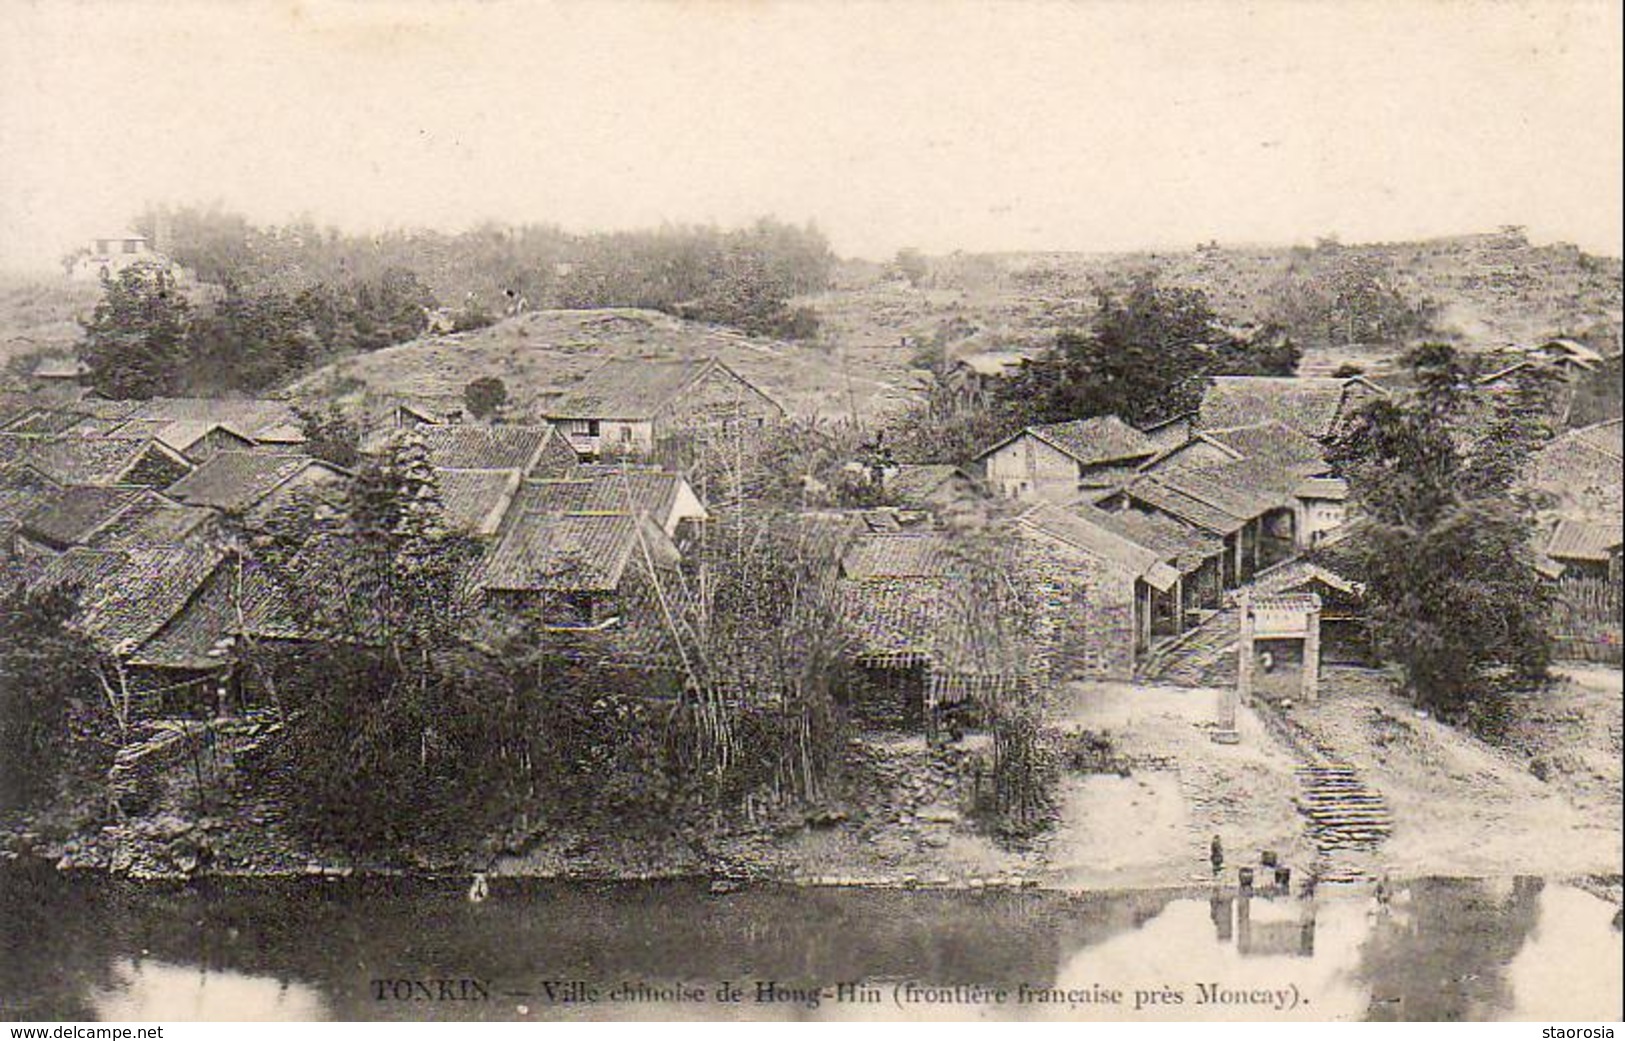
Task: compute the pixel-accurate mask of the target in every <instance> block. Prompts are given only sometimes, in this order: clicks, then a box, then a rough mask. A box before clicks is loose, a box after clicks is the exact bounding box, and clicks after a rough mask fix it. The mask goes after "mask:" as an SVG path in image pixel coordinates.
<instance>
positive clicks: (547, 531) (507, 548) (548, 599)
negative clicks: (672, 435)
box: [476, 468, 706, 626]
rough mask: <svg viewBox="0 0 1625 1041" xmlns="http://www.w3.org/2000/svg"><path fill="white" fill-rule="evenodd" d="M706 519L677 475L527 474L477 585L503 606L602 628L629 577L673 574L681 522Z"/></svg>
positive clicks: (617, 609) (613, 616)
mask: <svg viewBox="0 0 1625 1041" xmlns="http://www.w3.org/2000/svg"><path fill="white" fill-rule="evenodd" d="M705 519H706V512H705V507H704V505H703V504H702V503H701V502H700V500H699V497H698V496H697V495H695V493H694V490H693V488H692V487H690V486H689V484H688V482H687V481H686V480H685V479H684V478H683V477H682V476H681V475H679V474H674V473H665V472H661V471H656V470H627V469H602V470H600V469H596V468H592V469H584V470H583V471H580V472H579V473H578V475H577V476H571V477H561V478H539V479H532V480H527V481H525V482H524V483H523V484H522V485H521V487H520V488H519V490H518V493H517V494H516V495H515V497H514V500H513V502H512V504H511V505H510V506H509V508H508V510H507V514H506V516H505V517H504V518H503V521H502V524H501V527H500V533H499V536H498V539H497V542H496V545H495V546H494V547H493V548H492V550H491V552H490V553H489V555H488V556H487V557H486V559H485V560H484V561H483V563H482V565H481V567H480V571H479V575H478V577H477V579H476V585H477V586H478V587H479V588H480V589H481V590H482V591H483V593H484V594H485V596H486V598H487V599H488V600H490V601H493V602H495V603H497V604H500V605H503V606H506V607H508V608H510V609H537V610H540V611H541V612H543V614H544V615H546V616H548V617H549V618H550V619H552V620H554V621H556V622H557V623H559V624H574V625H582V626H605V625H609V624H612V623H613V622H615V621H617V620H618V619H619V618H621V617H622V615H623V614H624V612H625V607H626V602H625V598H624V595H623V594H625V593H626V592H627V589H626V583H627V582H628V580H637V579H638V578H639V577H641V578H642V579H643V580H646V581H651V582H675V577H676V569H677V567H678V565H679V563H680V562H681V560H682V553H681V550H680V549H679V542H680V540H684V539H685V537H686V536H685V532H684V527H685V525H689V524H692V523H697V522H700V521H703V520H705Z"/></svg>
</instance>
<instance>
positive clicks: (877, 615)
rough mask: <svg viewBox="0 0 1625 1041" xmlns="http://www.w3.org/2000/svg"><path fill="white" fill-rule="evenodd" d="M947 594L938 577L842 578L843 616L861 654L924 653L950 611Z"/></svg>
mask: <svg viewBox="0 0 1625 1041" xmlns="http://www.w3.org/2000/svg"><path fill="white" fill-rule="evenodd" d="M948 597H949V590H948V581H947V580H946V579H941V578H919V577H916V578H895V577H894V578H870V579H862V580H858V579H848V580H843V581H842V582H841V597H840V606H841V614H842V620H843V622H844V623H845V625H846V628H847V631H848V633H849V634H850V635H851V637H852V639H853V642H854V643H855V644H856V645H857V650H858V653H860V654H864V655H872V656H876V657H884V656H888V655H921V656H925V657H929V656H932V655H933V654H934V652H935V651H936V647H937V641H938V639H939V635H940V633H941V631H942V627H943V624H944V622H945V621H946V620H947V617H948V614H949V612H948Z"/></svg>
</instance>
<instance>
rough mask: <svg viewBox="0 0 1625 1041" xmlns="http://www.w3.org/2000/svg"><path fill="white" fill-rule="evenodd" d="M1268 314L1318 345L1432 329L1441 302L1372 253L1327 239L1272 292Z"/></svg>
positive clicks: (1407, 336) (1302, 256)
mask: <svg viewBox="0 0 1625 1041" xmlns="http://www.w3.org/2000/svg"><path fill="white" fill-rule="evenodd" d="M1267 296H1268V302H1267V313H1268V316H1269V319H1270V320H1271V321H1273V322H1276V323H1279V324H1280V325H1281V326H1283V327H1285V328H1288V329H1292V330H1294V331H1295V332H1296V333H1297V335H1299V336H1300V337H1302V338H1303V339H1304V340H1305V342H1308V343H1311V344H1315V345H1321V346H1324V345H1349V344H1398V343H1405V342H1407V341H1411V340H1414V339H1416V338H1419V337H1422V336H1426V335H1427V334H1428V333H1430V332H1432V331H1433V322H1434V318H1435V317H1436V314H1437V312H1438V307H1437V306H1436V305H1435V304H1434V303H1433V302H1432V301H1429V300H1425V299H1413V298H1412V297H1410V296H1408V295H1407V294H1406V293H1404V292H1403V291H1402V290H1401V289H1400V287H1399V286H1398V284H1397V279H1396V278H1395V276H1394V273H1393V271H1392V270H1391V269H1390V267H1389V265H1388V264H1387V263H1386V262H1385V261H1384V260H1383V259H1382V258H1380V257H1378V256H1376V255H1373V254H1371V253H1368V252H1365V251H1362V250H1358V249H1351V248H1345V247H1343V246H1340V245H1338V244H1337V243H1334V242H1322V243H1321V244H1320V246H1319V247H1318V248H1316V249H1315V250H1313V251H1308V250H1305V251H1302V252H1301V253H1299V254H1298V255H1297V256H1296V257H1295V262H1294V264H1293V267H1292V270H1291V271H1289V272H1288V273H1287V275H1286V276H1285V277H1283V278H1282V279H1281V280H1280V281H1279V282H1277V283H1276V284H1275V285H1273V286H1271V287H1270V288H1269V290H1268V291H1267Z"/></svg>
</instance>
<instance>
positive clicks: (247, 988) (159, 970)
mask: <svg viewBox="0 0 1625 1041" xmlns="http://www.w3.org/2000/svg"><path fill="white" fill-rule="evenodd" d="M111 975H112V982H111V983H110V985H107V986H98V987H95V988H94V989H93V990H92V992H91V994H90V1004H91V1006H92V1007H93V1008H94V1009H95V1011H96V1018H97V1019H102V1020H159V1019H161V1020H175V1021H193V1020H223V1019H246V1020H282V1021H298V1022H308V1021H311V1020H322V1019H327V1018H328V1011H327V1007H326V1006H325V1005H324V1004H323V1002H322V998H321V995H320V994H319V993H318V992H317V991H316V989H315V988H314V987H310V986H307V985H305V984H302V983H294V982H292V981H290V980H286V979H282V980H276V979H270V978H267V977H263V976H249V975H246V974H244V973H241V972H234V971H232V970H229V969H226V970H220V969H216V970H213V971H210V970H209V969H205V968H200V967H196V966H190V967H189V966H184V965H171V964H169V963H167V962H161V961H151V960H138V959H133V958H120V959H117V960H116V961H115V962H114V964H113V966H112V971H111Z"/></svg>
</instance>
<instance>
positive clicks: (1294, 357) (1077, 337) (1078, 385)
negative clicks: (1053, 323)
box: [1002, 277, 1299, 425]
mask: <svg viewBox="0 0 1625 1041" xmlns="http://www.w3.org/2000/svg"><path fill="white" fill-rule="evenodd" d="M1298 359H1299V351H1298V349H1297V348H1296V347H1295V346H1294V345H1293V344H1292V343H1291V341H1289V340H1287V339H1286V338H1285V337H1284V336H1283V335H1282V334H1281V333H1280V331H1279V330H1277V329H1263V330H1256V331H1253V332H1251V333H1248V334H1246V335H1242V334H1238V333H1235V332H1232V331H1231V330H1229V329H1226V328H1225V327H1224V326H1223V325H1222V324H1221V322H1220V320H1219V316H1218V315H1217V314H1216V313H1215V312H1214V311H1213V308H1212V307H1211V306H1209V304H1208V301H1207V297H1206V296H1205V295H1204V294H1203V293H1201V292H1200V291H1198V290H1194V289H1182V288H1175V287H1165V286H1160V285H1158V284H1157V283H1156V281H1155V280H1154V279H1152V278H1150V277H1144V278H1141V279H1139V280H1137V281H1136V282H1135V284H1134V286H1133V287H1132V288H1131V289H1130V290H1129V292H1128V293H1127V295H1125V296H1122V297H1116V296H1113V295H1111V294H1105V293H1103V294H1102V295H1101V297H1100V300H1099V306H1098V309H1097V314H1096V316H1095V320H1094V325H1093V327H1092V328H1091V329H1090V331H1089V333H1088V334H1087V335H1084V334H1079V333H1075V332H1066V333H1062V334H1061V336H1060V337H1059V338H1058V339H1057V340H1056V343H1055V345H1054V347H1052V348H1051V349H1050V350H1049V351H1048V352H1046V353H1045V354H1043V355H1042V356H1040V357H1039V358H1037V359H1036V360H1035V361H1034V362H1033V363H1032V364H1030V365H1028V366H1026V367H1024V368H1023V370H1022V372H1021V376H1020V378H1018V379H1016V380H1014V381H1012V382H1011V384H1010V386H1009V387H1008V388H1007V390H1006V392H1005V393H1004V394H1003V395H1002V397H1003V399H1004V401H1005V402H1006V403H1007V404H1010V405H1012V406H1018V407H1019V408H1021V409H1023V410H1025V411H1026V412H1027V414H1028V415H1029V416H1030V417H1031V418H1030V419H1029V420H1028V422H1044V423H1053V422H1062V421H1065V420H1070V419H1081V418H1087V417H1089V416H1104V415H1116V416H1118V417H1119V418H1121V419H1124V420H1126V421H1128V422H1129V423H1133V424H1139V425H1144V424H1148V423H1155V422H1158V421H1160V420H1164V419H1168V418H1171V417H1173V416H1176V415H1179V414H1181V413H1183V412H1189V411H1191V410H1192V409H1193V408H1195V407H1196V405H1197V404H1198V403H1199V402H1200V401H1201V397H1202V388H1203V386H1204V381H1205V380H1206V379H1207V377H1209V376H1271V375H1279V376H1289V375H1291V374H1292V373H1293V372H1294V371H1295V370H1296V369H1297V365H1298Z"/></svg>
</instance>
